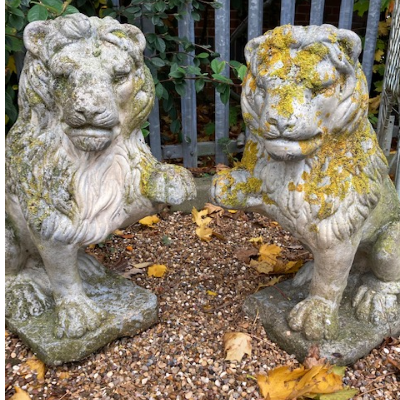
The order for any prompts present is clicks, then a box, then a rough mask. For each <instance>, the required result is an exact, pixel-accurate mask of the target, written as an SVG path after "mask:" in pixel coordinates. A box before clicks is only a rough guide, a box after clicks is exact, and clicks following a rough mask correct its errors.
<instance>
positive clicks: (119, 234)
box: [113, 229, 124, 236]
mask: <svg viewBox="0 0 400 400" xmlns="http://www.w3.org/2000/svg"><path fill="white" fill-rule="evenodd" d="M113 234H114V235H116V236H122V235H123V234H124V231H121V230H119V229H116V230H115V231H114V232H113Z"/></svg>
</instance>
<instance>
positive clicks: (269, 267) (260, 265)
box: [250, 260, 274, 274]
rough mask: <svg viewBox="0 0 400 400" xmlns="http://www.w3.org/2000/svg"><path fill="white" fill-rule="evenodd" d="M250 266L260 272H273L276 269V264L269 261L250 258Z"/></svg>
mask: <svg viewBox="0 0 400 400" xmlns="http://www.w3.org/2000/svg"><path fill="white" fill-rule="evenodd" d="M250 267H253V268H255V269H256V271H257V272H259V273H260V274H271V273H272V272H273V270H274V264H271V263H270V262H268V261H257V260H250Z"/></svg>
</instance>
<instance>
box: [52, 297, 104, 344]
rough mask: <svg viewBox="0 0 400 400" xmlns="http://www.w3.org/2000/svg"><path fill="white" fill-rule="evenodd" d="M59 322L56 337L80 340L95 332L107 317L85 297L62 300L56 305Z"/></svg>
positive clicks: (55, 332) (57, 322)
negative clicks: (86, 334)
mask: <svg viewBox="0 0 400 400" xmlns="http://www.w3.org/2000/svg"><path fill="white" fill-rule="evenodd" d="M56 313H57V321H56V326H55V331H54V335H55V336H56V337H57V338H58V339H61V338H62V337H63V336H66V337H68V338H80V337H82V336H83V335H84V334H85V333H86V332H88V331H94V330H95V329H97V328H98V327H99V326H100V323H101V321H102V320H103V319H104V317H105V311H103V310H101V309H100V308H99V307H98V306H97V305H96V304H95V303H94V302H93V301H92V300H90V299H89V298H88V297H86V296H84V295H80V296H76V297H74V298H72V299H61V300H60V301H58V302H57V305H56Z"/></svg>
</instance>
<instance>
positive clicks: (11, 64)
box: [7, 56, 17, 74]
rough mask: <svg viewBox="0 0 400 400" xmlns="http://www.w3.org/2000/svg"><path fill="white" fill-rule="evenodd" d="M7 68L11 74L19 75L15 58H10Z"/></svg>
mask: <svg viewBox="0 0 400 400" xmlns="http://www.w3.org/2000/svg"><path fill="white" fill-rule="evenodd" d="M7 68H8V69H9V70H10V71H11V72H14V74H16V73H17V67H16V66H15V59H14V56H10V57H9V58H8V64H7Z"/></svg>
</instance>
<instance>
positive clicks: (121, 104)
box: [5, 14, 196, 363]
mask: <svg viewBox="0 0 400 400" xmlns="http://www.w3.org/2000/svg"><path fill="white" fill-rule="evenodd" d="M24 44H25V47H26V49H27V54H26V58H25V63H24V69H23V71H22V74H21V79H20V85H19V105H20V113H19V116H18V119H17V121H16V123H15V125H14V126H13V128H12V130H11V131H10V132H9V134H8V135H7V140H6V177H5V181H6V201H5V209H6V245H5V250H6V257H5V261H6V262H5V264H6V285H5V289H6V296H5V314H6V317H7V321H8V322H9V324H10V326H13V327H14V328H13V329H14V330H15V331H17V332H19V334H20V335H21V336H24V337H25V340H26V342H27V343H32V346H36V348H37V352H38V353H40V354H43V357H44V358H45V359H46V362H48V363H58V362H60V360H63V359H69V358H68V357H67V356H68V354H67V353H68V351H66V353H65V354H66V355H65V357H64V356H62V355H59V354H58V353H56V352H55V348H56V347H60V349H67V348H68V346H69V345H70V346H72V347H73V348H74V349H76V351H75V354H74V355H73V359H78V356H79V354H81V355H82V356H84V355H86V354H87V353H88V352H90V351H94V350H95V349H96V343H97V345H98V346H99V347H100V346H102V345H104V344H105V343H106V341H107V340H112V339H113V338H115V337H117V336H118V335H123V334H133V333H134V332H137V331H138V330H139V329H144V328H145V327H146V326H148V325H149V324H150V323H153V322H155V319H156V311H155V309H154V308H155V307H156V305H155V299H154V298H152V296H151V295H150V294H147V295H146V296H147V298H148V300H146V301H145V302H144V303H143V296H144V295H143V294H141V293H142V292H141V291H140V290H139V289H133V288H132V289H124V290H125V292H123V293H125V295H124V296H121V297H120V298H119V297H116V293H114V292H113V291H110V290H109V289H110V288H111V287H113V288H114V286H115V285H117V281H116V280H115V278H113V277H112V276H111V275H107V274H106V275H105V274H104V273H101V274H100V275H99V271H101V270H102V269H101V266H100V265H99V263H97V262H96V261H95V260H94V259H91V258H90V257H88V256H87V255H86V254H85V253H84V251H82V249H83V248H84V247H85V246H87V245H89V244H94V243H101V242H103V241H105V240H106V238H107V236H108V235H109V234H110V233H111V232H113V231H114V230H116V229H119V228H123V227H125V226H128V225H130V224H132V223H135V222H137V221H138V220H139V219H141V218H143V217H145V216H147V215H151V214H154V213H157V212H158V211H160V210H161V209H162V208H163V207H164V206H165V205H166V204H174V205H176V204H180V203H182V202H184V201H185V200H188V199H191V198H194V197H195V196H196V187H195V185H194V182H193V178H192V175H191V173H190V172H189V171H188V170H186V169H184V168H182V167H179V166H176V165H168V164H163V163H160V162H158V161H157V160H156V159H155V158H154V157H153V155H152V154H151V151H150V149H149V147H148V146H147V144H146V143H145V140H144V138H143V134H142V131H141V126H142V125H143V123H144V122H145V121H146V119H147V117H148V115H149V113H150V111H151V108H152V106H153V103H154V96H155V94H154V82H153V79H152V77H151V74H150V72H149V70H148V68H147V67H146V65H145V63H144V61H143V51H144V49H145V46H146V40H145V37H144V35H143V33H142V32H141V31H140V30H139V29H138V28H136V27H135V26H133V25H130V24H120V23H119V22H118V21H116V20H115V19H113V18H109V17H106V18H103V19H100V18H97V17H91V18H89V17H87V16H85V15H82V14H73V15H68V16H66V17H60V18H56V19H54V20H49V21H36V22H33V23H31V24H29V25H28V26H27V27H26V28H25V31H24ZM92 274H93V275H94V276H97V277H102V278H101V279H102V285H103V288H102V289H98V290H99V292H98V294H96V295H94V296H91V295H90V294H89V295H88V292H87V290H88V288H87V287H86V284H85V282H91V281H90V279H91V278H90V276H91V275H92ZM106 278H107V279H106ZM108 278H109V279H110V280H109V281H108ZM118 285H120V283H118ZM94 287H98V286H97V284H96V285H95V286H94ZM115 290H116V291H118V290H117V286H115ZM129 292H130V294H129V296H128V293H129ZM143 293H145V292H143ZM131 295H137V296H139V298H138V300H137V301H136V300H135V298H134V297H133V298H132V299H131V297H130V296H131ZM107 296H108V297H109V299H108V298H107ZM127 296H128V297H127ZM146 296H145V297H146ZM128 300H129V301H128ZM119 301H120V302H122V303H121V304H119V305H118V302H119ZM109 303H110V304H109ZM125 303H126V304H125ZM141 303H143V305H142V306H140V307H139V306H137V304H141ZM111 304H112V305H111ZM141 307H142V308H141ZM121 311H123V313H124V315H126V320H125V317H121ZM137 312H138V314H136V313H137ZM141 313H142V314H143V313H144V315H143V316H142V318H144V321H143V324H139V325H136V322H135V320H136V319H140V318H141V317H140V314H141ZM147 314H148V315H150V316H146V315H147ZM42 315H43V317H42ZM130 316H131V317H130ZM51 318H53V321H52V320H51ZM121 318H122V320H121ZM130 318H133V319H132V321H131V322H129V320H130ZM17 321H20V322H18V323H17ZM24 321H26V322H24ZM44 321H47V324H44ZM51 321H52V322H51ZM104 321H108V322H106V323H105V325H104ZM50 328H52V329H51V330H50V331H47V329H50ZM32 329H33V330H32ZM40 330H42V332H41V333H40ZM34 332H36V333H34ZM30 335H33V337H32V338H31V337H30ZM55 338H57V339H55ZM38 340H39V342H38ZM63 340H65V341H66V342H65V343H66V344H65V345H64V346H63V345H62V343H63ZM79 340H80V341H79ZM46 343H47V346H48V348H46ZM54 343H57V345H56V346H55V345H54ZM39 349H40V350H39ZM62 352H64V350H63V351H62ZM52 354H53V356H54V357H55V358H54V359H53V360H52V358H51V357H52V356H51V355H52ZM63 357H64V358H63Z"/></svg>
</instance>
